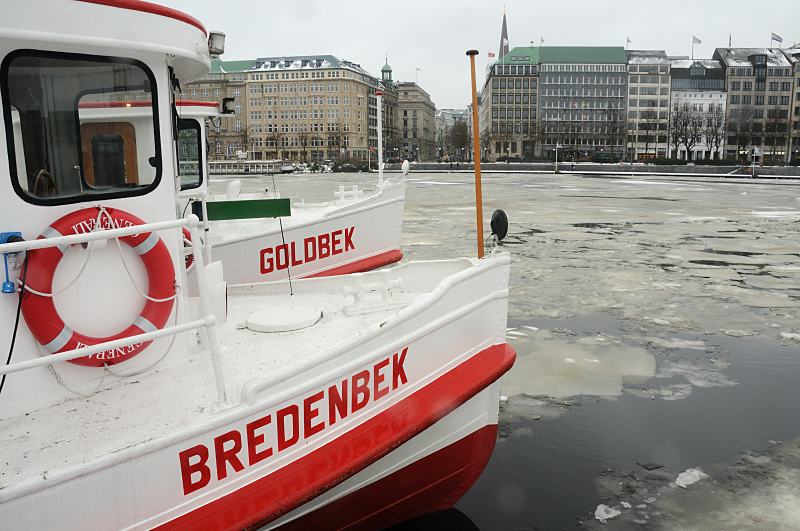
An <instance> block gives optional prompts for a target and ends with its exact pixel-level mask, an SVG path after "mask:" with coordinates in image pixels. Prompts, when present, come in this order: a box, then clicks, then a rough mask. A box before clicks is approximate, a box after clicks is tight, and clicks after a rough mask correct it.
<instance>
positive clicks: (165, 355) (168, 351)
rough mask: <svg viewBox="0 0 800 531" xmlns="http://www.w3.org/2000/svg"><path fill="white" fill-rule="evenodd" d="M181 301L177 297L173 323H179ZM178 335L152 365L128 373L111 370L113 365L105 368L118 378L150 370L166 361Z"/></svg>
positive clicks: (175, 335) (137, 374)
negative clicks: (179, 304)
mask: <svg viewBox="0 0 800 531" xmlns="http://www.w3.org/2000/svg"><path fill="white" fill-rule="evenodd" d="M179 302H180V299H179V298H178V299H175V318H174V319H173V323H172V324H173V325H176V324H178V303H179ZM176 337H178V334H172V338H171V339H170V341H169V345H168V346H167V349H166V350H165V351H164V353H163V354H162V355H161V357H160V358H158V359H157V360H156V361H154V362H153V363H151V364H150V365H148V366H147V367H145V368H143V369H139V370H137V371H133V372H129V373H126V374H122V373H117V372H114V371H112V370H111V365H106V366H105V369H106V371H107V372H109V373H110V374H111V375H112V376H116V377H117V378H130V377H131V376H139V375H140V374H143V373H145V372H147V371H149V370H150V369H152V368H153V367H155V366H156V365H158V364H159V363H161V362H162V361H164V359H165V358H166V357H167V354H169V353H170V351H171V350H172V346H173V345H174V344H175V338H176Z"/></svg>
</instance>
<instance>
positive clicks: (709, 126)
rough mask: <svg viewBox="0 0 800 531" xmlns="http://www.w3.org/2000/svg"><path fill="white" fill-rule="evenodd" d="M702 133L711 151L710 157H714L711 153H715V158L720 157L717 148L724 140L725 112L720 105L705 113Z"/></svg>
mask: <svg viewBox="0 0 800 531" xmlns="http://www.w3.org/2000/svg"><path fill="white" fill-rule="evenodd" d="M704 135H705V138H706V145H707V146H708V147H709V150H710V151H711V153H712V155H710V158H712V159H713V158H714V155H713V153H717V158H722V157H721V155H720V153H719V149H720V147H721V146H722V143H723V141H724V140H725V113H724V112H722V105H717V106H715V107H713V108H712V109H710V110H709V112H708V113H707V114H706V127H705V131H704Z"/></svg>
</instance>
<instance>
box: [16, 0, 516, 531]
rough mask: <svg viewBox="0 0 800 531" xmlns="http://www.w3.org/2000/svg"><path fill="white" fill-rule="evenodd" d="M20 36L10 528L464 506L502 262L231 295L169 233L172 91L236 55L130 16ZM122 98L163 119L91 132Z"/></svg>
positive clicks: (165, 525)
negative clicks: (215, 58) (214, 56)
mask: <svg viewBox="0 0 800 531" xmlns="http://www.w3.org/2000/svg"><path fill="white" fill-rule="evenodd" d="M43 13H46V14H47V16H42V14H43ZM7 14H8V16H6V17H4V18H3V20H1V21H0V63H1V64H2V66H1V67H0V98H1V99H2V113H3V117H4V126H3V127H0V137H2V139H0V144H2V145H4V146H6V149H5V150H2V151H0V152H2V153H3V154H4V156H3V157H0V197H2V199H1V200H0V204H2V209H0V224H1V225H2V229H3V230H4V231H5V232H3V233H2V234H0V253H2V254H3V256H4V258H5V259H6V260H7V261H8V264H9V267H8V272H7V273H6V277H5V281H4V283H3V285H2V292H3V293H2V294H0V312H2V316H3V319H2V320H0V337H2V338H3V339H4V341H5V343H4V344H9V345H10V351H9V353H8V360H7V361H6V364H5V365H0V375H2V376H0V377H1V378H2V379H1V380H0V441H2V459H0V523H2V528H3V529H14V530H41V529H68V530H69V529H80V530H95V529H97V530H105V529H242V528H248V527H254V526H266V527H267V528H275V527H284V528H286V529H291V528H295V529H321V528H339V527H347V526H359V527H372V528H375V527H381V526H388V525H391V524H394V523H397V522H399V521H402V520H405V519H407V518H411V517H414V516H417V515H419V514H421V513H424V512H428V511H433V510H438V509H443V508H446V507H450V506H452V505H453V504H454V503H455V502H456V501H457V500H458V498H459V497H460V496H461V495H462V494H463V493H464V492H465V491H466V490H467V489H468V488H469V487H470V485H471V484H472V483H473V482H474V481H475V479H476V478H477V477H478V475H479V474H480V472H481V470H482V468H483V466H484V465H485V463H486V461H487V459H488V458H489V455H490V454H491V451H492V448H493V446H494V441H495V435H496V430H497V412H498V402H499V388H498V386H499V383H498V378H499V377H500V376H501V375H502V374H503V373H504V372H505V371H507V370H508V369H509V368H510V367H511V365H512V364H513V362H514V357H515V354H514V352H513V350H512V349H511V347H510V346H508V344H507V343H506V341H505V326H506V316H507V304H508V275H509V266H510V259H509V256H508V255H507V254H503V253H493V254H491V255H490V256H488V257H487V258H484V259H467V258H463V259H456V260H442V261H430V262H412V263H407V264H404V265H402V266H399V267H395V268H392V269H384V270H381V271H372V272H369V273H362V274H356V275H350V276H336V277H326V278H313V279H302V280H296V281H294V282H293V285H292V287H291V288H290V287H289V285H288V282H286V281H277V282H270V283H261V284H246V285H241V286H235V287H232V286H230V285H229V283H230V281H229V277H228V272H227V271H225V268H224V267H223V264H221V263H220V262H219V261H208V260H207V259H206V256H205V253H204V252H203V249H202V247H201V243H200V240H201V232H202V230H203V228H204V225H203V223H202V222H200V221H199V220H198V218H197V217H196V216H195V215H193V214H190V215H188V216H186V217H182V216H180V215H178V214H176V210H177V207H178V205H179V203H180V201H181V198H180V197H179V192H178V190H179V188H180V177H179V174H178V168H179V161H178V153H177V152H176V144H177V140H178V139H177V138H174V136H175V132H176V131H177V125H179V124H176V123H174V119H175V115H176V113H175V112H174V111H173V109H174V107H173V103H174V102H175V100H176V94H175V93H174V91H173V90H172V87H173V86H176V85H177V84H178V83H186V82H188V81H190V80H192V79H195V78H198V77H201V76H202V75H204V74H205V73H207V72H208V70H209V68H210V53H220V52H221V47H222V42H221V39H222V38H223V36H221V35H220V34H217V33H211V34H209V33H208V32H207V31H206V29H205V27H204V26H203V25H202V24H201V23H200V22H199V21H197V20H196V19H194V18H192V17H190V16H189V15H186V14H185V13H181V12H178V11H175V10H172V9H169V8H166V7H162V6H157V5H154V4H151V3H147V2H140V1H136V0H85V1H66V0H41V1H40V2H38V3H37V4H36V5H35V7H34V6H31V5H30V4H29V3H23V2H21V1H19V2H14V5H13V8H10V9H8V10H7ZM131 101H137V102H141V103H138V104H136V105H135V106H134V105H131V108H135V109H136V112H137V113H138V115H140V116H149V117H150V119H149V120H130V121H128V120H124V119H122V118H119V119H117V120H116V121H109V120H108V119H107V118H108V116H106V117H105V118H103V117H102V116H101V115H102V114H103V113H104V112H111V111H110V110H111V109H116V108H118V107H116V106H117V105H118V103H119V102H131ZM189 169H190V168H184V171H189ZM184 230H185V231H188V232H189V235H190V239H191V242H192V249H193V251H194V253H193V260H194V264H193V268H194V272H195V279H196V285H190V283H189V282H188V281H187V275H186V268H185V263H184V249H183V240H184ZM290 289H291V290H292V291H293V294H291V295H290V293H289V292H290Z"/></svg>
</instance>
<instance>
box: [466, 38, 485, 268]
mask: <svg viewBox="0 0 800 531" xmlns="http://www.w3.org/2000/svg"><path fill="white" fill-rule="evenodd" d="M467 55H468V56H469V67H470V74H471V76H472V151H473V160H474V161H475V224H476V226H477V229H478V235H477V244H478V258H483V192H482V191H481V149H480V147H481V139H480V129H479V128H478V112H479V109H478V89H477V83H476V81H475V56H476V55H478V50H468V51H467Z"/></svg>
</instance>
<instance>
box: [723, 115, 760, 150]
mask: <svg viewBox="0 0 800 531" xmlns="http://www.w3.org/2000/svg"><path fill="white" fill-rule="evenodd" d="M754 116H755V109H753V107H749V106H747V107H739V108H738V109H731V110H730V119H729V121H728V127H727V129H728V132H729V133H730V134H731V139H732V140H734V141H735V142H736V158H737V159H739V153H741V152H742V151H744V150H745V149H747V147H748V146H750V145H751V144H752V142H753V132H754V131H753V129H754V128H753V118H754Z"/></svg>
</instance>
